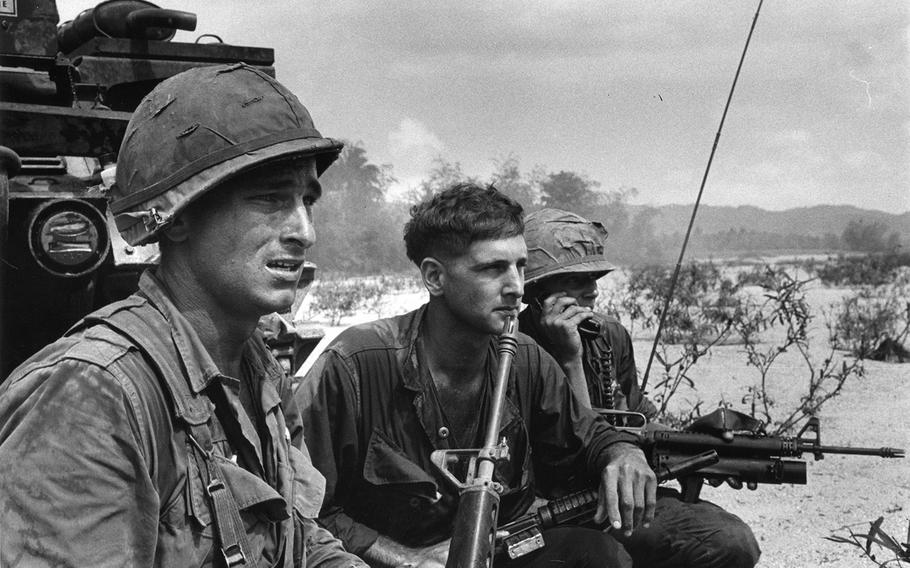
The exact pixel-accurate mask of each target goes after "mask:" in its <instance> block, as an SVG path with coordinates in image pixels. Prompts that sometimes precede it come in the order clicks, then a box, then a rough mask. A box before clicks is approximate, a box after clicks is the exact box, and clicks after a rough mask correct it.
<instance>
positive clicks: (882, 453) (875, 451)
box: [800, 443, 905, 458]
mask: <svg viewBox="0 0 910 568" xmlns="http://www.w3.org/2000/svg"><path fill="white" fill-rule="evenodd" d="M800 450H801V451H803V452H814V453H821V454H847V455H851V456H879V457H882V458H903V457H905V453H904V449H903V448H889V447H882V448H853V447H850V446H817V445H815V444H810V443H801V444H800Z"/></svg>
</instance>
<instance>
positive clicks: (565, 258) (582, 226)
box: [525, 208, 616, 284]
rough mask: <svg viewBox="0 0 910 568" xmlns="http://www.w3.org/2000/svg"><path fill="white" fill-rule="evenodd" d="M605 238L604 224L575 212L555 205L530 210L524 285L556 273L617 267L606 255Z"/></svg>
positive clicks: (605, 271) (526, 222)
mask: <svg viewBox="0 0 910 568" xmlns="http://www.w3.org/2000/svg"><path fill="white" fill-rule="evenodd" d="M606 240H607V230H606V229H605V228H604V226H603V225H601V224H600V223H598V222H597V221H589V220H587V219H585V218H584V217H581V216H580V215H576V214H575V213H570V212H569V211H563V210H562V209H552V208H546V209H541V210H539V211H535V212H533V213H531V214H530V215H528V216H527V217H525V242H526V243H527V245H528V265H527V267H526V268H525V284H532V283H534V282H537V281H539V280H541V279H543V278H546V277H548V276H555V275H557V274H566V273H576V272H598V273H602V274H606V273H607V272H610V271H611V270H615V269H616V267H615V266H613V265H612V264H610V263H609V262H607V260H606V259H605V258H604V241H606Z"/></svg>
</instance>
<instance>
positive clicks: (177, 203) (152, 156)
mask: <svg viewBox="0 0 910 568" xmlns="http://www.w3.org/2000/svg"><path fill="white" fill-rule="evenodd" d="M341 148H342V143H341V142H339V141H337V140H333V139H331V138H323V137H322V135H321V134H319V131H317V130H316V128H315V126H314V124H313V119H312V118H311V117H310V113H309V112H308V111H307V109H306V108H305V107H304V106H303V105H302V104H301V103H300V101H299V100H298V99H297V97H296V96H294V94H293V93H291V92H290V91H289V90H288V89H287V88H285V87H284V86H283V85H282V84H281V83H279V82H278V81H276V80H275V79H273V78H272V77H270V76H269V75H267V74H266V73H264V72H262V71H260V70H259V69H256V68H255V67H251V66H249V65H246V64H243V63H237V64H233V65H218V66H209V67H199V68H195V69H191V70H189V71H185V72H183V73H180V74H178V75H175V76H173V77H171V78H169V79H167V80H165V81H163V82H162V83H161V84H159V85H158V86H157V87H155V89H154V90H153V91H152V92H151V93H149V94H148V95H147V96H146V97H145V98H144V99H143V100H142V102H141V103H140V104H139V106H138V107H137V108H136V111H135V112H134V113H133V116H132V118H131V119H130V122H129V125H128V126H127V129H126V134H125V136H124V138H123V143H122V144H121V146H120V153H119V155H118V159H117V183H116V184H115V185H114V186H113V188H112V190H111V193H112V197H113V200H112V203H111V212H112V213H113V214H114V219H115V221H116V223H117V229H118V230H119V231H120V233H121V234H122V235H123V238H124V239H125V240H126V241H127V242H128V243H129V244H131V245H141V244H146V243H150V242H154V241H156V240H158V236H159V235H160V233H161V231H162V230H163V229H164V228H165V227H167V226H168V225H169V224H170V222H171V221H172V220H173V219H174V217H175V216H176V215H177V214H179V213H180V212H181V211H182V210H183V209H184V208H186V206H187V205H188V204H189V203H190V202H192V201H193V200H195V199H196V198H198V197H199V196H200V195H202V194H203V193H205V192H206V191H208V190H210V189H212V188H213V187H215V186H217V185H219V184H221V183H223V182H224V181H226V180H227V179H228V178H231V177H233V176H236V175H237V174H239V173H241V172H243V171H245V170H248V169H250V168H253V167H257V166H261V165H262V164H265V163H267V162H272V161H276V160H285V159H293V158H297V157H303V156H313V157H314V158H315V159H316V170H317V173H318V174H320V175H321V174H322V172H323V171H325V169H326V168H328V167H329V165H330V164H331V163H332V162H333V161H334V160H335V159H336V158H337V157H338V154H339V152H340V151H341Z"/></svg>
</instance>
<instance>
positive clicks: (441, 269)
mask: <svg viewBox="0 0 910 568" xmlns="http://www.w3.org/2000/svg"><path fill="white" fill-rule="evenodd" d="M445 272H446V267H445V265H444V264H443V263H442V262H441V261H439V260H438V259H436V258H433V257H432V256H428V257H426V258H424V259H423V260H422V261H420V277H421V279H423V285H424V286H425V287H426V289H427V291H428V292H429V293H430V295H431V296H442V292H443V285H444V284H445V278H446V274H445Z"/></svg>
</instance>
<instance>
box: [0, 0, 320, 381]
mask: <svg viewBox="0 0 910 568" xmlns="http://www.w3.org/2000/svg"><path fill="white" fill-rule="evenodd" d="M195 28H196V15H195V14H192V13H189V12H183V11H177V10H167V9H162V8H160V7H158V6H156V5H154V4H151V3H149V2H145V1H142V0H108V1H106V2H101V3H99V4H97V5H96V6H95V7H93V8H90V9H88V10H85V11H83V12H82V13H80V14H79V15H78V16H77V17H76V18H75V19H73V20H72V21H67V22H64V23H62V24H61V23H60V22H59V14H58V11H57V6H56V3H55V2H54V1H53V0H2V2H0V314H2V315H0V318H2V319H0V380H3V379H4V378H5V377H6V376H7V375H8V374H9V372H10V371H11V370H12V369H13V368H14V367H15V366H16V365H18V364H19V363H21V362H22V361H23V360H25V359H26V358H27V357H29V356H30V355H32V354H33V353H34V352H36V351H37V350H38V349H40V348H41V347H42V346H44V345H45V344H47V343H49V342H51V341H53V340H54V339H56V338H57V337H59V336H60V335H61V334H62V333H64V332H65V331H66V330H67V329H68V328H69V327H70V326H71V325H72V324H73V323H75V322H76V321H77V320H78V319H79V318H81V317H82V316H84V315H85V314H87V313H89V312H90V311H92V310H93V309H95V308H96V307H100V306H102V305H104V304H107V303H109V302H111V301H114V300H117V299H120V298H123V297H125V296H127V295H129V294H130V293H131V292H132V291H133V290H135V289H136V286H137V283H138V278H139V275H140V273H141V272H142V270H144V269H145V268H147V267H148V266H150V265H153V264H154V263H155V262H156V260H157V255H158V251H157V245H148V246H144V247H131V246H128V245H127V244H126V242H124V241H123V240H122V239H121V238H120V235H119V233H118V232H117V230H116V228H115V226H114V223H113V219H112V217H111V215H110V214H109V212H108V190H109V188H110V185H111V184H112V183H113V180H114V172H115V168H116V159H117V151H118V149H119V147H120V141H121V139H122V137H123V133H124V131H125V129H126V125H127V123H128V121H129V118H130V113H131V112H132V111H133V110H134V109H135V108H136V106H137V104H138V103H139V101H141V100H142V98H143V97H144V96H145V95H146V94H147V93H148V92H149V91H151V90H152V89H153V88H154V87H155V85H157V84H158V83H159V82H161V81H163V80H164V79H166V78H168V77H170V76H172V75H175V74H177V73H179V72H181V71H184V70H187V69H190V68H192V67H198V66H202V65H215V64H221V63H230V62H237V61H243V62H245V63H248V64H250V65H255V66H257V67H259V68H260V69H263V70H264V71H266V72H267V73H269V74H270V75H272V76H274V75H275V70H274V67H273V64H274V51H273V50H272V49H270V48H263V47H249V46H238V45H229V44H226V43H224V42H223V41H222V40H221V39H220V38H219V37H217V36H213V35H208V34H206V35H203V36H200V37H199V38H197V40H196V41H195V42H194V43H181V42H176V41H173V38H174V36H175V34H176V32H177V30H187V31H193V30H195ZM313 274H314V267H313V266H309V267H308V271H306V272H305V274H304V279H303V282H302V283H301V285H302V286H307V285H309V283H310V282H311V281H312V279H313ZM277 321H278V323H279V325H276V320H275V318H272V319H271V320H270V322H269V324H268V325H266V326H265V329H266V331H267V337H269V341H270V343H271V344H272V347H273V350H274V351H275V352H276V355H278V356H279V360H280V361H281V362H282V364H283V365H285V367H286V368H287V369H288V370H292V369H294V368H296V367H295V365H296V363H295V361H298V360H299V361H302V360H303V357H305V356H306V354H307V353H309V350H311V349H312V348H313V346H315V344H316V343H317V342H318V340H319V338H320V337H321V334H320V333H319V332H317V331H314V330H310V331H309V332H308V333H307V334H305V335H304V334H300V333H295V332H294V330H293V328H292V327H288V326H285V325H280V324H281V323H282V320H280V318H279V319H278V320H277Z"/></svg>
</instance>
